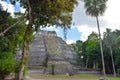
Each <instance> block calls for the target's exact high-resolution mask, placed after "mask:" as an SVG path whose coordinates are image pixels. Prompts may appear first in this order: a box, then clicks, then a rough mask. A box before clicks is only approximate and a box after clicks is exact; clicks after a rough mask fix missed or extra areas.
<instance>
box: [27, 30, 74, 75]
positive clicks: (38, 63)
mask: <svg viewBox="0 0 120 80" xmlns="http://www.w3.org/2000/svg"><path fill="white" fill-rule="evenodd" d="M75 56H76V55H75V52H74V50H73V49H72V48H71V47H70V46H69V45H67V44H66V42H65V41H64V40H62V38H60V37H58V36H57V34H56V32H55V31H44V30H39V31H38V32H37V33H36V34H35V36H34V39H33V40H32V42H31V44H30V50H29V56H28V57H29V59H28V66H29V68H30V69H36V71H39V72H40V73H45V74H50V73H53V74H62V73H67V72H68V67H69V66H72V65H71V64H70V63H72V62H74V58H75ZM38 69H39V70H38ZM70 70H72V67H71V69H70Z"/></svg>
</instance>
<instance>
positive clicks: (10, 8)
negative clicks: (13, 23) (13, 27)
mask: <svg viewBox="0 0 120 80" xmlns="http://www.w3.org/2000/svg"><path fill="white" fill-rule="evenodd" d="M7 6H8V12H9V13H11V15H12V16H13V15H14V6H13V5H11V4H8V5H7Z"/></svg>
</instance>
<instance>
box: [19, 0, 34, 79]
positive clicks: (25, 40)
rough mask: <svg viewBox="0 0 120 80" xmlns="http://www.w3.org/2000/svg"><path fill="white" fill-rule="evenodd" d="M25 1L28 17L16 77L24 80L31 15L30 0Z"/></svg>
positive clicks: (30, 32) (30, 30) (30, 31)
mask: <svg viewBox="0 0 120 80" xmlns="http://www.w3.org/2000/svg"><path fill="white" fill-rule="evenodd" d="M26 1H27V5H28V19H29V24H28V26H27V28H26V31H25V35H24V42H23V49H22V60H21V65H20V69H19V72H18V77H17V78H18V79H17V80H24V79H25V76H24V74H23V72H24V70H25V66H27V58H28V50H29V43H30V36H31V34H32V15H31V6H30V1H29V0H26Z"/></svg>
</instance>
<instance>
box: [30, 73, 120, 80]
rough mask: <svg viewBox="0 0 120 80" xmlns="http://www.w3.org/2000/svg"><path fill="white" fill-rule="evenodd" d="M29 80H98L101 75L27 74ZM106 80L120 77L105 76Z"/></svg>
mask: <svg viewBox="0 0 120 80" xmlns="http://www.w3.org/2000/svg"><path fill="white" fill-rule="evenodd" d="M28 76H30V77H31V78H34V79H43V80H99V78H100V77H102V75H91V74H79V75H74V76H67V75H42V74H29V75H28ZM107 80H120V77H117V78H114V77H109V76H107Z"/></svg>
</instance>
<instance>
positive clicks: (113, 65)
mask: <svg viewBox="0 0 120 80" xmlns="http://www.w3.org/2000/svg"><path fill="white" fill-rule="evenodd" d="M110 55H111V59H112V67H113V73H114V77H116V71H115V64H114V59H113V51H112V48H111V46H110Z"/></svg>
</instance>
